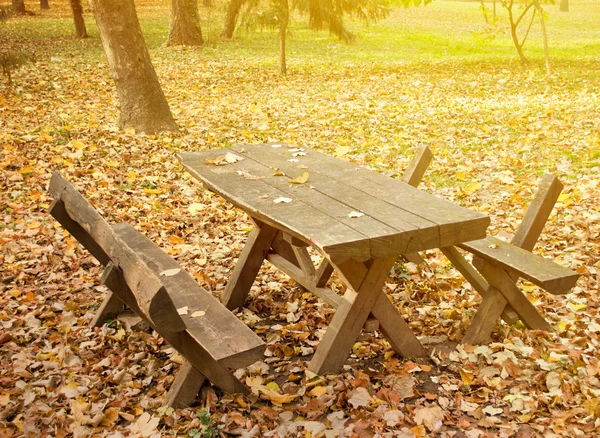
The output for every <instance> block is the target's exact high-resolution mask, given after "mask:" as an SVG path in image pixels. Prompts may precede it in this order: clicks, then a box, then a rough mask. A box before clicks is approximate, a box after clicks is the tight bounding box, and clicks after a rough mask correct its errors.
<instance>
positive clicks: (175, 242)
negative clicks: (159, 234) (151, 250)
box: [169, 236, 185, 245]
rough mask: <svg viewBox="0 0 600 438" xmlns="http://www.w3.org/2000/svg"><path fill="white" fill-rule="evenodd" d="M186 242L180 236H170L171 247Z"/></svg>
mask: <svg viewBox="0 0 600 438" xmlns="http://www.w3.org/2000/svg"><path fill="white" fill-rule="evenodd" d="M184 242H185V240H183V239H182V238H181V237H179V236H169V243H170V244H171V245H178V244H180V243H184Z"/></svg>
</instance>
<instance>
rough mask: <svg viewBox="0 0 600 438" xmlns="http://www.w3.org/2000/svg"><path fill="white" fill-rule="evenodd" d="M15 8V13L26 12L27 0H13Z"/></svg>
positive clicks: (21, 13) (22, 13)
mask: <svg viewBox="0 0 600 438" xmlns="http://www.w3.org/2000/svg"><path fill="white" fill-rule="evenodd" d="M12 6H13V10H14V11H15V14H19V15H24V14H25V13H26V12H25V0H12Z"/></svg>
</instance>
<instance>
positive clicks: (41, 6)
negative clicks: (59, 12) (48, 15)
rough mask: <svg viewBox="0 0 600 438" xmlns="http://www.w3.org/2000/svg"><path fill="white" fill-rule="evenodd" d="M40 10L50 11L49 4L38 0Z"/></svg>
mask: <svg viewBox="0 0 600 438" xmlns="http://www.w3.org/2000/svg"><path fill="white" fill-rule="evenodd" d="M40 9H50V3H48V0H40Z"/></svg>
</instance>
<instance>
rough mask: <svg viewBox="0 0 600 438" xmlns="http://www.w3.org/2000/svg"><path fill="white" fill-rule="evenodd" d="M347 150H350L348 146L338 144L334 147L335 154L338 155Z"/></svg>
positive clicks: (345, 152)
mask: <svg viewBox="0 0 600 438" xmlns="http://www.w3.org/2000/svg"><path fill="white" fill-rule="evenodd" d="M348 152H350V148H349V147H348V146H338V147H336V148H335V155H336V156H338V157H343V156H344V155H346V154H347V153H348Z"/></svg>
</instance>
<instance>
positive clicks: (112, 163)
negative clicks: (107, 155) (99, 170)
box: [105, 160, 121, 167]
mask: <svg viewBox="0 0 600 438" xmlns="http://www.w3.org/2000/svg"><path fill="white" fill-rule="evenodd" d="M105 164H106V165H107V166H108V167H119V166H120V165H121V163H119V162H118V161H115V160H109V161H107V162H106V163H105Z"/></svg>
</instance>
